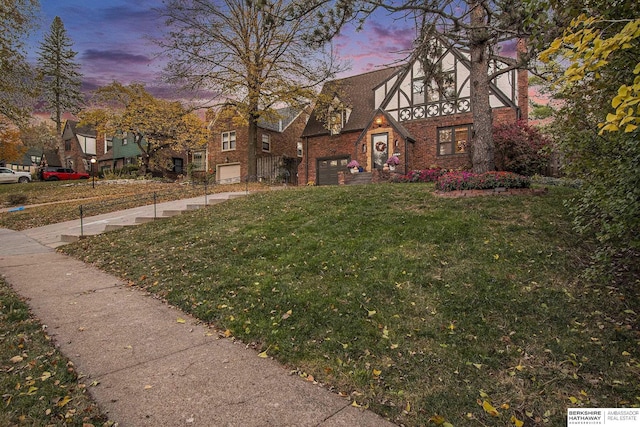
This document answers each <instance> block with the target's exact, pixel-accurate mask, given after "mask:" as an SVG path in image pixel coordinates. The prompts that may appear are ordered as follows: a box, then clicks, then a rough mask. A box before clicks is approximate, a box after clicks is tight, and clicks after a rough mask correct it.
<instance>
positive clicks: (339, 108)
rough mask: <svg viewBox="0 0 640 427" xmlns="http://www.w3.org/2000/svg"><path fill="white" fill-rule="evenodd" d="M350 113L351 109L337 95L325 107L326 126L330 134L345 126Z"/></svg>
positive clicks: (334, 133) (336, 132) (337, 132)
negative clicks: (326, 107)
mask: <svg viewBox="0 0 640 427" xmlns="http://www.w3.org/2000/svg"><path fill="white" fill-rule="evenodd" d="M350 115H351V109H350V108H348V107H346V106H345V105H344V104H343V103H342V102H341V101H340V100H339V99H338V98H337V97H336V98H334V100H333V102H331V104H330V105H329V107H328V109H327V118H326V121H327V122H326V128H327V129H329V132H330V133H331V135H337V134H339V133H340V131H341V130H342V129H343V128H344V127H345V125H346V124H347V121H349V116H350Z"/></svg>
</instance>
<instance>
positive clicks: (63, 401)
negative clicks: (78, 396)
mask: <svg viewBox="0 0 640 427" xmlns="http://www.w3.org/2000/svg"><path fill="white" fill-rule="evenodd" d="M70 401H71V396H65V397H64V398H63V399H62V400H61V401H59V402H58V403H57V405H58V406H59V407H60V408H62V407H64V406H65V405H66V404H67V403H69V402H70Z"/></svg>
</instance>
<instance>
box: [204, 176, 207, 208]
mask: <svg viewBox="0 0 640 427" xmlns="http://www.w3.org/2000/svg"><path fill="white" fill-rule="evenodd" d="M207 181H208V179H207V175H205V176H204V205H205V206H207Z"/></svg>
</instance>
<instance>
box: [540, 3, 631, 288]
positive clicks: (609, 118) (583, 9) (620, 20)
mask: <svg viewBox="0 0 640 427" xmlns="http://www.w3.org/2000/svg"><path fill="white" fill-rule="evenodd" d="M580 3H581V5H580V6H579V7H577V8H576V12H577V13H575V15H574V16H573V20H572V21H571V22H570V24H569V25H568V27H567V28H566V30H565V31H564V33H563V34H561V35H560V36H559V37H558V38H557V39H556V40H555V41H554V42H553V43H552V44H551V45H550V47H549V49H547V50H546V51H545V52H543V54H542V55H541V59H542V60H544V61H546V62H547V63H549V64H552V63H553V61H555V63H556V64H566V67H565V69H564V70H560V73H559V74H557V75H551V76H550V78H549V85H550V88H551V91H552V93H553V94H554V97H555V98H557V99H558V102H557V105H559V106H560V108H558V110H557V112H556V113H555V121H554V123H553V125H552V130H553V133H554V135H556V137H557V138H558V139H559V141H560V146H561V148H562V150H563V151H564V157H565V159H567V163H566V165H565V167H564V168H565V172H566V173H567V174H569V175H572V176H575V177H578V178H581V179H582V181H583V183H584V184H583V186H582V189H581V191H580V193H579V194H578V195H577V196H576V197H575V198H574V199H573V200H572V201H571V203H570V204H569V205H570V207H571V209H572V212H573V214H574V217H575V220H574V225H575V228H576V230H578V231H579V232H581V233H583V234H584V235H586V236H593V237H595V241H596V242H597V243H596V244H597V250H596V251H594V259H593V268H592V269H591V271H592V272H593V273H596V274H597V275H598V276H599V277H607V278H612V277H613V278H615V279H617V280H619V281H631V282H632V281H636V283H637V281H638V280H640V268H639V267H638V266H640V238H639V237H638V236H640V215H638V212H640V174H638V170H639V168H640V164H639V163H638V162H639V159H640V146H639V145H638V140H640V129H639V128H638V124H639V122H638V120H639V118H640V99H639V89H640V87H639V86H640V77H639V75H640V62H639V60H638V58H640V20H639V19H638V18H637V17H638V16H639V15H640V4H638V2H632V1H622V2H615V3H611V2H608V1H604V0H602V1H594V2H589V4H588V5H584V4H582V2H580ZM557 6H558V8H560V9H563V8H564V7H565V5H564V4H561V3H560V2H559V3H558V5H557Z"/></svg>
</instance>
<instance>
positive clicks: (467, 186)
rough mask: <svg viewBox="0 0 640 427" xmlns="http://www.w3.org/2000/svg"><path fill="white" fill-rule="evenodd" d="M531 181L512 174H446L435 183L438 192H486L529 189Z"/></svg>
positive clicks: (463, 172) (464, 172)
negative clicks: (491, 190) (496, 189)
mask: <svg viewBox="0 0 640 427" xmlns="http://www.w3.org/2000/svg"><path fill="white" fill-rule="evenodd" d="M530 186H531V179H530V178H528V177H526V176H522V175H518V174H515V173H512V172H485V173H481V174H475V173H473V172H466V171H462V172H448V173H445V174H444V175H442V176H440V177H439V178H438V180H437V181H436V190H438V191H456V190H487V189H492V188H499V187H503V188H529V187H530Z"/></svg>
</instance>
